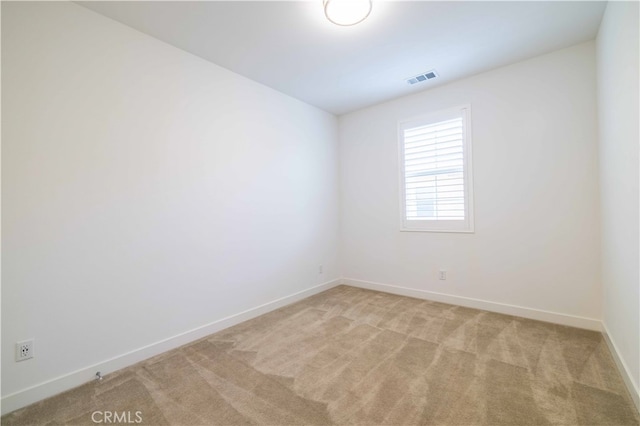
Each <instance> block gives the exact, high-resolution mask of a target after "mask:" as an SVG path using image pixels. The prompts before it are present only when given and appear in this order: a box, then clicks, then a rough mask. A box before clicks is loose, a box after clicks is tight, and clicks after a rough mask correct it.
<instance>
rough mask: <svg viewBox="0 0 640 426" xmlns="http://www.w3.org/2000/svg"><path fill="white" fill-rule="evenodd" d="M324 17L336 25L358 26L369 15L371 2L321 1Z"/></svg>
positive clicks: (351, 0) (353, 0) (350, 0)
mask: <svg viewBox="0 0 640 426" xmlns="http://www.w3.org/2000/svg"><path fill="white" fill-rule="evenodd" d="M323 5H324V15H325V16H326V17H327V19H328V20H329V21H331V22H333V23H334V24H336V25H341V26H343V27H348V26H350V25H355V24H359V23H360V22H362V21H364V20H365V19H367V16H369V14H370V13H371V7H372V5H371V0H323Z"/></svg>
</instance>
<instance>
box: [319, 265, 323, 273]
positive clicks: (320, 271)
mask: <svg viewBox="0 0 640 426" xmlns="http://www.w3.org/2000/svg"><path fill="white" fill-rule="evenodd" d="M318 273H319V274H321V273H322V265H320V266H318Z"/></svg>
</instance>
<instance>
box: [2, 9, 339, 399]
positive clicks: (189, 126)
mask: <svg viewBox="0 0 640 426" xmlns="http://www.w3.org/2000/svg"><path fill="white" fill-rule="evenodd" d="M2 65H3V69H2V88H3V93H2V106H3V117H2V150H3V155H2V169H3V176H2V177H3V179H2V180H3V182H2V197H3V199H2V202H3V217H2V227H3V240H2V246H3V259H2V260H3V266H4V268H3V271H2V272H3V275H2V284H3V286H2V395H3V397H7V396H11V394H14V393H16V392H18V393H19V391H22V390H25V389H26V388H28V387H31V386H35V385H39V384H42V383H43V382H46V381H48V380H53V379H57V378H58V377H59V376H63V375H66V374H68V373H71V372H74V371H75V370H78V369H83V368H85V367H88V366H91V365H94V364H99V363H101V362H103V361H105V360H108V359H110V358H112V357H118V356H121V355H123V354H126V353H128V352H130V351H135V350H137V349H140V348H142V347H143V346H145V345H150V344H153V343H157V342H159V341H162V340H163V339H167V338H170V337H172V336H176V335H179V334H180V333H184V332H186V331H188V330H191V329H194V328H196V327H199V326H203V325H205V324H208V323H211V322H214V321H216V320H219V319H222V318H224V317H227V316H229V315H232V314H237V313H239V312H242V311H245V310H247V309H250V308H254V307H256V306H258V305H261V304H264V303H267V302H270V301H273V300H275V299H278V298H281V297H285V296H289V295H292V294H294V293H296V292H299V291H302V290H306V289H310V288H312V287H314V286H317V285H318V284H320V283H323V282H327V281H330V280H333V279H336V278H338V277H339V265H338V261H337V254H336V252H337V244H338V243H337V241H338V218H339V214H338V196H337V194H338V189H337V184H338V183H337V177H338V170H337V165H338V163H337V157H336V155H337V120H336V118H335V117H334V116H333V115H330V114H328V113H325V112H323V111H320V110H318V109H316V108H313V107H311V106H308V105H306V104H304V103H302V102H299V101H297V100H295V99H292V98H290V97H287V96H285V95H282V94H280V93H278V92H275V91H274V90H271V89H269V88H266V87H264V86H262V85H259V84H258V83H255V82H252V81H250V80H248V79H245V78H243V77H241V76H239V75H236V74H234V73H232V72H230V71H228V70H225V69H223V68H220V67H218V66H215V65H213V64H211V63H209V62H206V61H204V60H202V59H200V58H197V57H195V56H193V55H190V54H188V53H185V52H183V51H180V50H178V49H176V48H174V47H171V46H169V45H167V44H164V43H162V42H160V41H158V40H156V39H153V38H151V37H148V36H146V35H143V34H142V33H139V32H137V31H134V30H132V29H130V28H128V27H125V26H123V25H121V24H118V23H116V22H114V21H111V20H109V19H107V18H104V17H102V16H100V15H97V14H95V13H93V12H91V11H89V10H87V9H85V8H83V7H81V6H78V5H75V4H72V3H66V2H65V3H62V2H55V3H54V2H46V3H30V2H23V3H20V2H15V3H13V2H3V3H2ZM320 264H322V265H323V266H324V274H319V273H318V266H319V265H320ZM27 338H35V355H36V356H35V358H34V359H32V360H29V361H24V362H21V363H16V362H14V344H15V342H16V341H18V340H22V339H27ZM85 373H86V372H85ZM89 373H90V375H89V376H87V377H86V378H85V379H84V380H89V379H90V378H91V376H92V375H93V373H94V371H90V372H89ZM54 381H55V380H54ZM73 384H77V383H72V382H69V383H67V385H73ZM58 390H59V389H58ZM39 396H40V397H42V396H46V392H45V393H44V394H39ZM9 400H11V398H9ZM7 401H8V400H7V399H3V403H5V405H3V409H4V411H7V410H8V409H10V408H16V407H15V404H17V403H16V402H15V401H14V402H11V401H13V400H11V401H10V403H8V404H9V406H7ZM21 401H24V400H21ZM12 404H13V406H11V405H12Z"/></svg>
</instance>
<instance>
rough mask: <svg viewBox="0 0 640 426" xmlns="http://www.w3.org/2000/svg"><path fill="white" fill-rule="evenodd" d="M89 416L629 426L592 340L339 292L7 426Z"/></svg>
mask: <svg viewBox="0 0 640 426" xmlns="http://www.w3.org/2000/svg"><path fill="white" fill-rule="evenodd" d="M96 411H100V412H101V413H98V414H97V415H96V414H93V415H94V419H95V420H101V421H103V422H105V418H104V412H116V413H117V415H118V416H122V415H127V416H128V417H127V418H126V420H128V421H132V422H134V421H136V420H140V419H142V423H141V424H151V425H162V424H174V425H200V424H201V425H209V424H220V425H235V424H262V425H328V424H344V425H356V424H358V425H401V424H410V425H417V424H425V425H426V424H442V425H547V424H562V425H578V424H580V425H637V424H638V414H637V411H636V410H635V407H634V405H633V403H632V401H631V399H630V397H629V395H628V394H627V393H626V390H625V387H624V384H623V383H622V379H621V377H620V375H619V373H618V371H617V370H616V367H615V365H614V362H613V360H612V357H611V354H610V353H609V351H608V349H607V346H606V343H605V342H604V340H603V337H602V335H601V334H599V333H596V332H591V331H585V330H579V329H575V328H570V327H563V326H558V325H553V324H548V323H543V322H537V321H531V320H526V319H522V318H516V317H510V316H506V315H499V314H494V313H489V312H485V311H479V310H475V309H468V308H462V307H459V306H452V305H445V304H441V303H433V302H428V301H423V300H418V299H411V298H407V297H400V296H394V295H389V294H385V293H378V292H373V291H367V290H361V289H356V288H352V287H346V286H340V287H336V288H334V289H331V290H329V291H326V292H324V293H321V294H319V295H316V296H314V297H311V298H309V299H306V300H303V301H302V302H299V303H296V304H294V305H290V306H287V307H285V308H283V309H280V310H277V311H274V312H272V313H269V314H267V315H263V316H261V317H259V318H256V319H254V320H251V321H248V322H245V323H243V324H240V325H238V326H235V327H232V328H230V329H227V330H224V331H222V332H220V333H217V334H214V335H211V336H209V337H208V338H205V339H202V340H200V341H198V342H195V343H193V344H190V345H187V346H184V347H181V348H178V349H175V350H173V351H170V352H167V353H165V354H163V355H160V356H158V357H155V358H152V359H149V360H147V361H144V362H142V363H140V364H137V365H134V366H132V367H129V368H127V369H124V370H121V371H119V372H117V373H113V374H110V375H108V376H107V377H105V379H104V380H103V381H102V382H100V383H98V382H93V383H89V384H87V385H84V386H81V387H79V388H76V389H74V390H71V391H69V392H66V393H63V394H61V395H58V396H55V397H53V398H50V399H47V400H45V401H42V402H39V403H37V404H34V405H32V406H30V407H27V408H24V409H21V410H18V411H15V412H13V413H10V414H8V415H6V416H4V417H3V418H2V424H3V425H14V424H38V425H40V424H88V425H93V424H95V423H93V421H92V419H91V416H92V413H94V412H96ZM136 412H138V413H136ZM123 413H124V414H123ZM127 413H128V414H127ZM136 414H137V415H138V416H136ZM110 419H111V420H113V417H111V418H110ZM117 420H123V417H119V418H118V419H117Z"/></svg>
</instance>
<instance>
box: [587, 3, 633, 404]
mask: <svg viewBox="0 0 640 426" xmlns="http://www.w3.org/2000/svg"><path fill="white" fill-rule="evenodd" d="M638 14H639V11H638V3H637V2H609V4H608V5H607V9H606V11H605V15H604V17H603V19H602V24H601V26H600V32H599V34H598V39H597V55H598V119H599V124H600V152H599V154H600V190H601V199H602V210H601V211H602V282H603V289H604V293H603V300H604V302H603V311H604V312H603V322H604V325H605V327H606V330H607V333H608V335H609V338H610V339H611V340H612V342H613V344H614V345H615V347H616V348H617V352H618V355H619V356H620V358H621V360H622V362H623V363H624V368H625V369H626V372H627V376H628V377H630V378H631V379H630V380H631V382H632V384H631V387H632V388H635V395H634V397H635V400H636V403H637V404H638V406H639V407H640V402H639V400H640V397H639V395H638V388H639V385H640V314H639V312H640V307H639V304H640V302H639V298H640V294H639V291H638V290H639V287H640V275H639V271H640V261H639V258H638V256H640V251H639V232H640V230H639V226H638V220H639V218H640V211H639V208H638V203H639V199H638V193H639V191H640V186H639V183H638V180H639V178H640V176H639V173H638V162H639V160H640V158H639V156H638V146H639V144H640V137H639V130H638V117H639V116H640V110H639V108H638V103H639V100H638V91H639V90H640V87H639V85H638V78H639V75H640V69H639V66H638V62H639V61H640V58H639V55H638V50H639V49H640V46H639V45H638V38H639V37H640V34H639V30H638ZM632 393H633V392H632Z"/></svg>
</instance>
